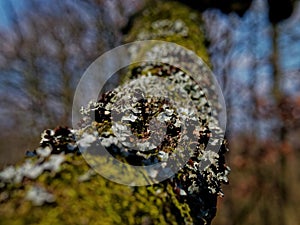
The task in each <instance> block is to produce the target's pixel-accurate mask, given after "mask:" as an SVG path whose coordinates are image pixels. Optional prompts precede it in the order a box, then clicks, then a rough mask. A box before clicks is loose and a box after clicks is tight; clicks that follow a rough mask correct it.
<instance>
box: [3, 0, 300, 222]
mask: <svg viewBox="0 0 300 225" xmlns="http://www.w3.org/2000/svg"><path fill="white" fill-rule="evenodd" d="M161 1H162V0H161ZM184 2H185V3H186V4H188V5H192V6H193V8H198V9H199V10H201V11H203V13H202V19H203V21H204V26H205V33H206V37H207V40H208V43H209V45H208V51H209V54H210V57H211V63H212V66H213V67H212V70H213V72H214V73H215V75H216V77H217V79H218V81H219V83H220V85H221V88H222V90H223V94H224V97H225V100H226V105H227V115H228V121H227V131H226V136H227V138H228V140H229V148H230V152H229V154H228V155H227V161H228V164H229V166H230V167H231V169H232V172H231V175H230V184H229V185H228V186H225V187H224V192H225V197H224V198H222V199H219V203H218V212H217V217H216V218H215V219H214V221H213V224H214V225H230V224H232V225H238V224H243V225H248V224H249V225H250V224H259V225H270V224H273V225H276V224H278V225H297V224H299V221H300V215H299V212H300V193H299V187H300V170H299V169H298V168H300V158H299V156H300V152H299V151H300V26H299V24H300V4H299V1H276V2H275V1H272V0H252V1H251V0H247V1H236V0H227V1H224V2H223V3H222V4H218V3H216V2H218V1H199V2H200V3H201V2H204V3H205V4H204V3H203V4H198V5H197V3H196V6H197V7H195V6H194V5H193V4H195V3H193V2H192V1H188V0H187V1H184ZM143 6H144V1H143V0H89V1H84V0H76V1H75V0H65V1H60V0H51V1H50V0H39V1H38V0H27V1H18V0H0V128H1V132H0V167H1V168H2V167H4V166H7V165H10V164H13V163H15V162H17V161H18V160H20V159H21V158H23V157H24V154H25V152H26V150H33V149H34V148H36V147H37V146H38V144H39V140H40V133H41V132H42V131H43V130H44V129H46V128H54V127H56V126H57V125H62V126H71V111H72V110H71V108H72V99H73V94H74V91H75V88H76V85H77V83H78V81H79V79H80V77H81V76H82V74H83V72H84V71H85V69H86V68H87V67H88V66H89V64H90V63H92V62H93V61H94V60H95V59H96V58H97V57H98V56H100V55H101V54H102V53H104V52H105V51H107V50H109V49H112V48H113V47H116V46H118V45H120V44H121V43H122V38H123V34H122V30H123V31H124V29H125V28H126V25H127V23H128V21H129V20H130V17H131V16H132V15H134V14H135V13H136V12H138V11H139V10H140V9H142V8H143ZM174 10H176V9H174ZM199 24H200V21H199Z"/></svg>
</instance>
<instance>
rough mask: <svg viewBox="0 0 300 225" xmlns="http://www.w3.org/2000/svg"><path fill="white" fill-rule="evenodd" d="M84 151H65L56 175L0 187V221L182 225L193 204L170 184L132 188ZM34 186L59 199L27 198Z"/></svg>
mask: <svg viewBox="0 0 300 225" xmlns="http://www.w3.org/2000/svg"><path fill="white" fill-rule="evenodd" d="M90 170H91V169H90V168H89V166H88V165H87V163H86V161H85V160H84V159H83V157H82V156H80V155H75V154H67V155H66V161H65V162H64V163H63V164H62V165H61V168H60V171H58V172H56V173H51V172H44V173H43V174H42V175H41V176H39V177H38V178H37V179H36V180H30V179H25V180H23V182H22V183H20V184H9V185H7V186H6V187H5V188H3V187H2V188H1V199H0V200H1V202H0V224H5V225H7V224H24V225H25V224H45V225H46V224H51V225H52V224H100V225H105V224H181V223H183V222H184V220H190V218H189V208H188V206H187V204H185V203H184V202H180V201H179V199H178V196H176V194H175V193H174V191H173V188H172V187H171V186H169V185H167V186H166V187H163V185H154V186H144V187H138V188H134V187H129V186H125V185H120V184H116V183H114V182H111V181H109V180H107V179H105V178H103V177H101V176H100V175H97V174H93V173H92V174H91V175H90V176H88V178H87V179H86V180H83V179H82V175H83V174H89V171H90ZM32 186H39V187H43V188H45V189H46V190H47V191H48V192H49V193H52V194H53V195H54V197H55V200H54V201H53V202H52V203H45V204H43V205H41V206H36V205H34V204H33V203H32V202H31V201H28V200H26V193H27V192H28V190H29V189H30V188H31V187H32Z"/></svg>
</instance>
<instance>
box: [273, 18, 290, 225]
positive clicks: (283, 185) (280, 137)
mask: <svg viewBox="0 0 300 225" xmlns="http://www.w3.org/2000/svg"><path fill="white" fill-rule="evenodd" d="M271 28H272V35H271V37H272V47H273V52H272V54H271V59H270V61H271V65H272V68H273V86H272V94H273V98H274V104H275V112H274V113H275V115H274V117H275V118H276V119H277V124H276V125H275V126H276V127H275V130H274V135H275V137H277V138H276V139H277V140H275V141H276V142H278V151H279V152H278V156H279V165H278V174H277V175H276V177H277V179H275V188H276V189H277V190H278V193H279V196H278V203H277V204H278V207H279V210H278V212H282V213H278V215H277V216H278V224H282V225H285V224H286V218H285V205H286V201H287V185H288V184H287V178H286V173H287V165H286V164H287V159H286V155H285V153H284V151H283V149H282V147H283V146H284V143H285V141H286V135H287V127H286V126H287V124H285V121H284V120H283V119H282V117H281V115H282V113H284V111H285V110H286V109H285V108H284V107H285V105H284V101H285V99H284V98H285V96H284V92H283V90H282V82H283V77H282V71H281V67H280V62H281V61H280V51H279V31H278V26H277V24H276V23H275V24H274V23H273V24H272V26H271Z"/></svg>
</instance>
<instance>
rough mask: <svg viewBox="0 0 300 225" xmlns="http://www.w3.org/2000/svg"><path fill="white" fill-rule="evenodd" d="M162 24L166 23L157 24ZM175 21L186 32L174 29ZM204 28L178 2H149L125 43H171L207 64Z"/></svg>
mask: <svg viewBox="0 0 300 225" xmlns="http://www.w3.org/2000/svg"><path fill="white" fill-rule="evenodd" d="M161 21H165V23H162V24H159V22H161ZM168 22H169V23H168ZM176 22H180V23H181V22H183V26H184V28H187V30H186V29H184V28H180V27H179V28H178V29H177V27H176V25H174V23H176ZM172 23H173V25H172ZM203 29H204V28H203V25H202V19H201V15H200V14H199V12H197V11H195V10H193V9H191V8H189V7H187V6H185V5H183V4H181V3H179V2H174V1H159V2H158V1H148V5H147V7H146V10H144V11H142V12H141V13H140V14H138V15H136V17H135V18H134V22H133V25H132V29H130V31H129V33H128V34H127V37H126V38H125V42H131V41H136V40H145V39H153V40H161V41H169V42H174V43H176V44H178V45H181V46H183V47H185V48H187V49H189V50H191V51H193V52H195V53H196V54H197V55H198V56H200V57H201V58H202V59H203V61H204V62H205V63H207V64H208V65H210V61H209V56H208V53H207V46H206V44H205V43H206V41H205V35H204V33H205V32H204V30H203ZM141 34H145V35H141Z"/></svg>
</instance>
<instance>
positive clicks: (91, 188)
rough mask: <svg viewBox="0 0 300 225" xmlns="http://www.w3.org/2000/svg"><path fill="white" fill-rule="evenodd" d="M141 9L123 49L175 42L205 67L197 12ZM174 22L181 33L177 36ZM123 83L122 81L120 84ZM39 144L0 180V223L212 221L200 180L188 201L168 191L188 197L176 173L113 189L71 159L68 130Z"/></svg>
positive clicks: (209, 198) (77, 158)
mask: <svg viewBox="0 0 300 225" xmlns="http://www.w3.org/2000/svg"><path fill="white" fill-rule="evenodd" d="M146 8H147V9H146V10H145V11H143V12H141V13H140V14H138V15H136V16H135V17H134V18H133V23H132V24H131V26H130V27H128V28H127V34H126V38H125V42H129V41H134V40H143V39H158V40H165V41H170V42H175V43H177V44H180V45H182V46H184V47H186V48H188V49H190V50H192V51H194V52H195V53H197V54H198V55H199V56H201V57H202V58H203V60H204V61H205V62H206V63H208V64H209V58H208V54H207V51H206V46H205V37H204V35H203V30H202V27H201V19H200V16H199V14H198V13H197V12H195V11H192V10H191V9H190V8H188V7H186V6H184V5H181V4H180V3H177V2H163V3H160V4H159V5H156V4H152V5H149V6H148V7H146ZM176 23H177V24H179V25H180V24H181V25H182V24H184V26H180V27H179V28H178V29H177V28H176V27H175V26H176V25H175V24H176ZM153 24H156V25H153ZM185 28H188V31H186V30H185ZM130 78H131V77H130V76H124V78H123V82H124V81H126V80H128V79H130ZM97 122H98V123H96V124H93V126H96V127H97V129H98V130H99V129H100V130H101V129H102V128H103V126H104V124H103V122H104V123H105V121H97ZM102 130H103V129H102ZM99 132H100V131H99ZM101 132H102V131H101ZM42 137H43V139H42V142H41V148H39V149H37V150H36V151H35V152H33V153H29V155H31V154H32V155H33V157H30V158H26V160H24V161H23V162H21V163H19V164H18V165H16V166H14V167H9V168H6V169H5V170H4V171H2V172H1V174H0V190H1V193H0V224H101V225H103V224H143V225H146V224H200V225H201V224H210V223H211V220H212V219H213V217H214V216H215V213H216V202H217V196H218V193H219V191H220V190H217V191H215V192H211V190H209V189H208V185H207V183H206V181H205V180H204V181H203V187H201V188H200V191H199V193H198V194H191V195H190V194H187V195H181V194H180V193H178V190H179V191H181V189H180V188H177V187H176V185H175V184H174V183H175V182H178V183H180V184H181V185H182V186H181V188H182V189H183V191H187V189H184V187H185V185H186V184H185V183H184V182H185V181H183V180H180V179H181V178H180V176H182V174H183V173H181V174H179V175H176V176H177V177H175V178H174V179H173V180H172V181H171V180H167V181H165V182H163V183H160V184H157V185H151V186H141V187H135V188H133V187H128V186H125V185H120V184H116V183H113V182H111V181H109V180H107V179H105V178H103V177H101V176H100V175H98V174H95V172H93V170H92V169H91V168H90V166H89V165H88V164H87V163H86V161H85V160H84V159H83V157H82V156H81V155H80V154H77V153H72V152H73V151H74V152H76V151H77V150H76V149H77V147H76V143H75V140H74V139H73V134H72V132H71V131H70V130H68V129H63V128H58V129H56V130H48V131H46V132H45V133H44V134H43V136H42ZM70 144H71V145H73V146H74V149H75V150H74V149H73V148H70ZM48 147H49V148H48ZM49 151H50V152H51V153H50V152H49ZM67 152H69V153H67ZM225 152H226V147H225V146H224V145H222V148H221V150H220V153H219V157H220V158H219V164H220V165H221V167H222V166H224V168H223V167H222V168H221V169H217V170H227V168H225V165H224V156H223V154H224V153H225ZM48 153H50V154H48ZM227 172H228V171H227ZM201 178H203V179H205V177H201ZM186 182H187V183H188V182H189V181H188V180H187V181H186ZM201 182H202V181H201ZM178 183H177V185H178ZM205 185H207V186H205ZM186 186H187V185H186Z"/></svg>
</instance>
